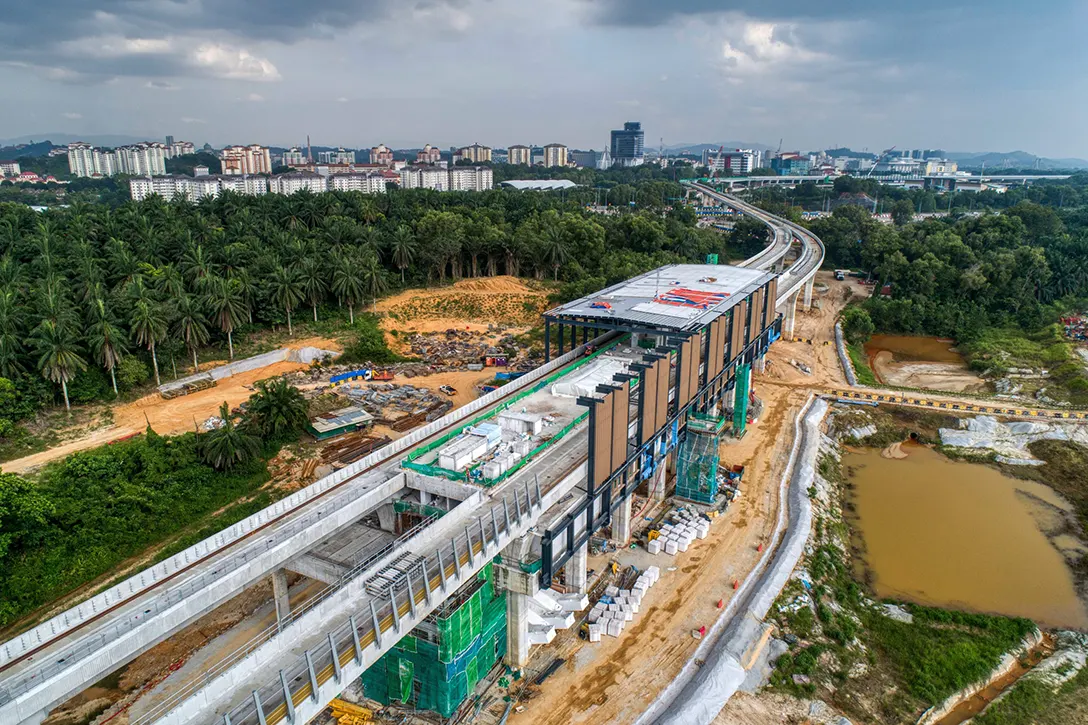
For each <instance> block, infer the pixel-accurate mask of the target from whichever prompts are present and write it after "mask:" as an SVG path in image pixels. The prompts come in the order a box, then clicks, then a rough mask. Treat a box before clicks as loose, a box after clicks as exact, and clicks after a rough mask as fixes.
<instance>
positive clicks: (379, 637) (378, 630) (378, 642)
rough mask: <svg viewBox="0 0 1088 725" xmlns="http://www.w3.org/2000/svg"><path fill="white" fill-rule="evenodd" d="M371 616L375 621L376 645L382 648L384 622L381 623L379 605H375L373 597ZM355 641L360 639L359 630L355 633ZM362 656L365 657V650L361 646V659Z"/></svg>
mask: <svg viewBox="0 0 1088 725" xmlns="http://www.w3.org/2000/svg"><path fill="white" fill-rule="evenodd" d="M370 618H371V619H372V620H373V622H374V643H375V644H376V645H378V647H379V648H380V647H381V646H382V623H381V620H379V619H378V609H377V607H375V606H374V600H373V599H371V600H370ZM355 641H356V642H358V641H359V634H358V632H356V634H355ZM362 657H363V652H362V649H361V648H360V649H359V658H360V661H361V660H362Z"/></svg>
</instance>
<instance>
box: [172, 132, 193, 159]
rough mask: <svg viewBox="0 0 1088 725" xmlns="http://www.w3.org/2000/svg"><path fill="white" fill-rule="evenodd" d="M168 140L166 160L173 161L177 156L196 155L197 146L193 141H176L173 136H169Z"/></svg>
mask: <svg viewBox="0 0 1088 725" xmlns="http://www.w3.org/2000/svg"><path fill="white" fill-rule="evenodd" d="M166 138H167V141H166V158H168V159H172V158H175V157H177V156H186V155H188V154H195V153H196V146H194V145H193V143H192V142H191V141H174V140H173V138H174V137H173V136H167V137H166Z"/></svg>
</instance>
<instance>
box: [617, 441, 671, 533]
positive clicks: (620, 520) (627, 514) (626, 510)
mask: <svg viewBox="0 0 1088 725" xmlns="http://www.w3.org/2000/svg"><path fill="white" fill-rule="evenodd" d="M663 464H664V461H662V467H664V465H663ZM632 498H633V497H632V496H628V497H627V498H625V499H623V502H622V503H620V507H619V508H618V509H616V511H615V513H613V514H612V538H613V539H615V540H616V542H617V543H618V544H619V545H620V546H627V544H629V543H630V542H631V501H632Z"/></svg>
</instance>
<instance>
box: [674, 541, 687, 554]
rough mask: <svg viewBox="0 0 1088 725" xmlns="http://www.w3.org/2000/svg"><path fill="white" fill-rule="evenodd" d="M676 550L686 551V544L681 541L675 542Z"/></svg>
mask: <svg viewBox="0 0 1088 725" xmlns="http://www.w3.org/2000/svg"><path fill="white" fill-rule="evenodd" d="M676 548H677V549H678V550H680V551H687V550H688V542H687V541H683V540H681V541H679V542H677V544H676Z"/></svg>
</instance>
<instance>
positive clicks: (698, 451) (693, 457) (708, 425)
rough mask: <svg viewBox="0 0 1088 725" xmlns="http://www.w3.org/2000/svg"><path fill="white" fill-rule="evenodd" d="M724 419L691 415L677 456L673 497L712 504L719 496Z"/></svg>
mask: <svg viewBox="0 0 1088 725" xmlns="http://www.w3.org/2000/svg"><path fill="white" fill-rule="evenodd" d="M723 430H725V418H716V417H712V416H709V415H699V414H693V415H691V416H690V417H689V418H688V424H687V433H686V434H685V437H684V441H683V443H681V444H680V449H679V451H678V452H677V457H676V497H677V498H683V499H687V500H688V501H695V502H698V503H705V504H710V503H714V499H715V498H717V496H718V463H719V461H720V460H721V454H720V453H719V450H718V448H719V445H720V443H721V436H722V431H723Z"/></svg>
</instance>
